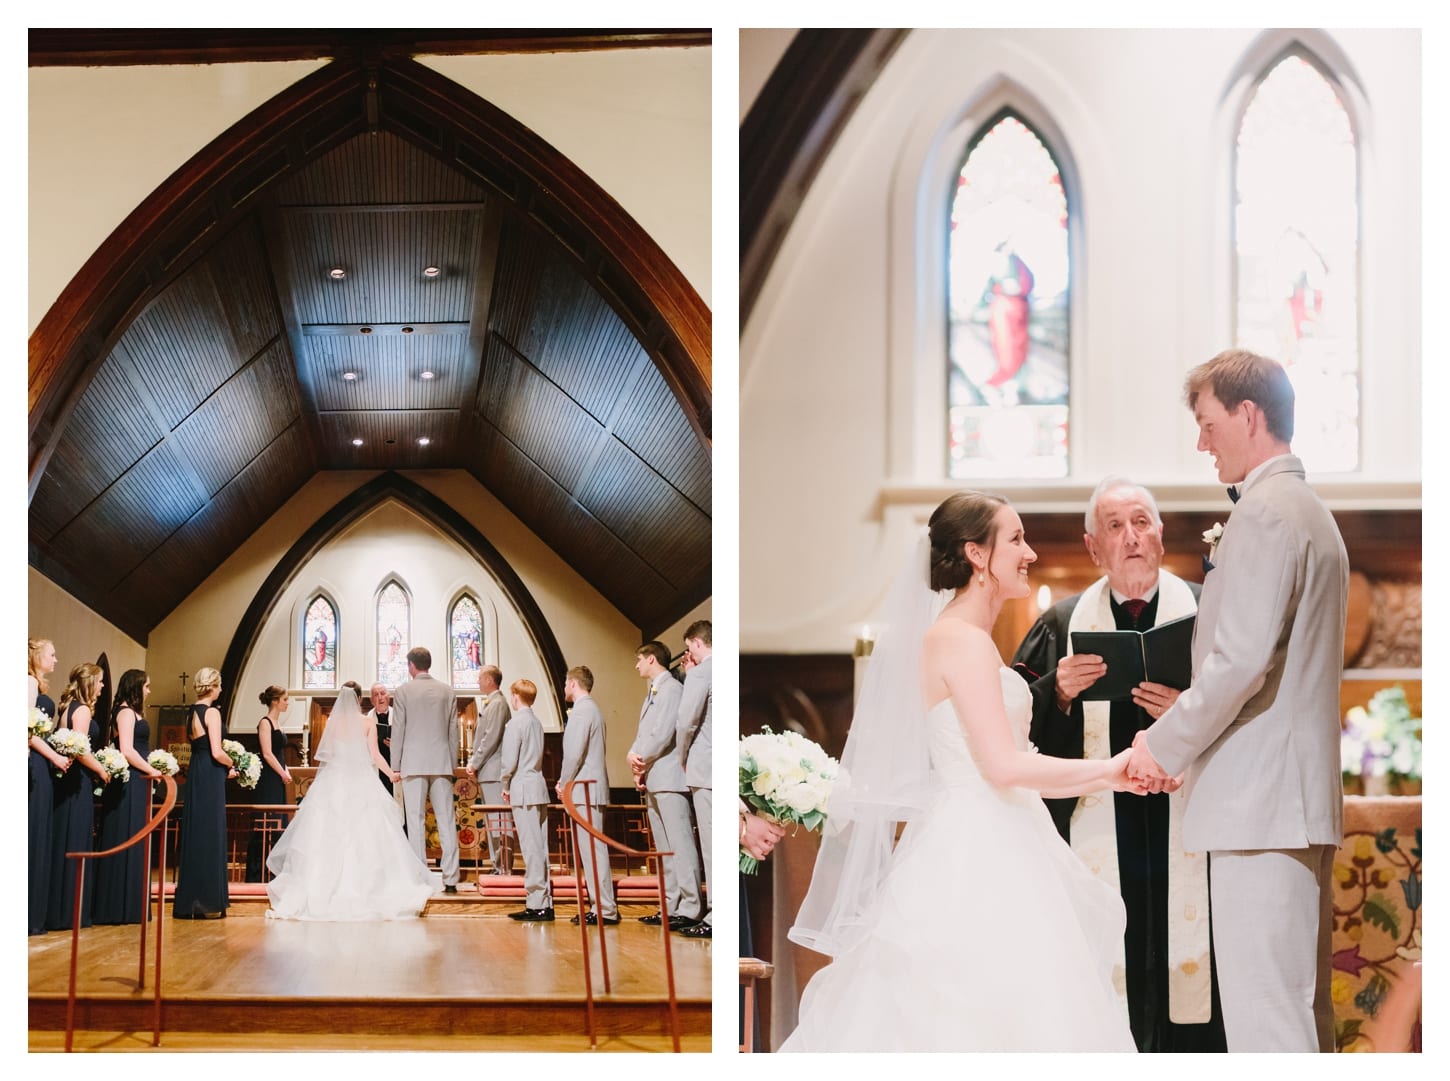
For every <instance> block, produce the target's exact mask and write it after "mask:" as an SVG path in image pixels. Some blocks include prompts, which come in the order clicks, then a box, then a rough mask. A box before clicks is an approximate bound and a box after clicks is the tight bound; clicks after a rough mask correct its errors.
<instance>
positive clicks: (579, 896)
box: [559, 779, 680, 1052]
mask: <svg viewBox="0 0 1450 1081" xmlns="http://www.w3.org/2000/svg"><path fill="white" fill-rule="evenodd" d="M596 783H597V782H595V781H581V780H577V779H576V780H573V781H570V782H569V783H568V784H566V785H565V786H564V790H563V791H562V792H561V793H559V796H560V799H561V801H562V803H563V805H564V813H565V814H567V815H568V816H569V817H570V818H571V819H573V820H574V824H575V825H576V826H578V827H579V828H580V829H582V830H584V832H585V833H587V834H588V835H589V836H590V837H591V838H593V839H594V840H596V841H600V842H602V843H603V844H605V845H607V846H608V847H610V848H612V849H614V850H615V851H616V852H624V853H626V854H628V855H631V856H643V857H645V858H646V859H647V860H648V859H653V860H654V861H655V881H656V883H657V884H658V886H659V895H660V930H661V931H662V932H663V934H664V940H665V979H666V980H667V982H668V984H669V1001H670V1034H671V1035H672V1036H673V1037H674V1044H675V1051H676V1052H678V1051H679V1050H680V1011H679V1001H678V999H677V998H676V997H675V962H674V956H673V954H672V953H671V951H670V910H669V904H668V903H667V900H666V897H665V863H664V857H665V856H673V855H674V853H673V852H662V851H659V850H658V849H637V848H630V847H629V845H627V844H624V843H623V842H621V841H616V840H615V839H614V838H613V837H610V836H608V835H606V834H604V833H602V832H600V831H599V830H597V829H595V828H594V823H593V822H592V821H591V820H590V818H589V811H590V807H591V804H590V802H589V786H590V785H593V784H596ZM576 785H583V786H584V813H583V814H580V812H579V808H578V806H577V805H576V804H575V803H574V787H575V786H576ZM589 862H590V863H591V864H592V865H593V867H594V896H595V897H598V896H599V860H597V859H591V860H590V861H589ZM605 873H606V874H607V873H608V871H607V870H606V872H605ZM574 893H575V898H576V900H577V903H578V906H579V933H580V935H581V940H582V942H583V944H584V1001H585V1006H584V1012H585V1017H586V1019H587V1022H588V1026H589V1046H590V1047H591V1048H595V1047H597V1046H598V1040H597V1037H596V1035H595V1027H594V981H593V973H592V971H591V969H592V966H591V965H590V964H589V921H588V920H587V919H586V918H585V916H584V862H583V859H582V858H581V857H580V855H579V851H578V846H577V845H576V846H575V852H574ZM595 922H596V924H597V926H598V927H599V960H600V964H601V967H602V969H603V972H604V990H605V991H606V992H608V991H609V954H608V951H607V950H606V948H605V935H604V916H603V914H602V913H596V914H595Z"/></svg>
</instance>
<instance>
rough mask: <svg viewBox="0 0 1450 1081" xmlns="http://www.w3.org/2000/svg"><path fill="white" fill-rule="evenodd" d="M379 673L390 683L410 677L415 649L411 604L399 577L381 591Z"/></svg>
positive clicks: (379, 677) (396, 683) (381, 681)
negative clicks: (411, 655) (409, 652)
mask: <svg viewBox="0 0 1450 1081" xmlns="http://www.w3.org/2000/svg"><path fill="white" fill-rule="evenodd" d="M377 628H378V675H377V681H378V682H379V683H381V684H383V685H384V686H386V687H396V686H398V685H399V684H402V683H405V682H406V681H407V679H408V650H410V649H412V648H413V646H412V631H413V627H412V621H411V605H410V604H409V601H408V594H407V592H406V591H405V590H404V589H403V587H402V586H401V585H400V584H399V583H398V582H397V581H396V580H394V581H391V582H389V583H388V584H387V585H386V586H384V587H383V590H382V592H381V593H379V594H378V618H377Z"/></svg>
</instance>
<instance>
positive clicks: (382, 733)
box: [368, 683, 393, 792]
mask: <svg viewBox="0 0 1450 1081" xmlns="http://www.w3.org/2000/svg"><path fill="white" fill-rule="evenodd" d="M368 701H369V702H370V703H372V707H373V708H372V709H371V710H369V711H368V720H370V721H372V722H373V724H375V725H377V727H378V753H379V754H381V755H382V756H383V757H384V758H386V759H387V760H388V763H389V764H390V765H391V764H392V761H393V760H392V757H391V756H390V753H389V752H390V750H391V748H392V746H393V726H392V724H390V723H389V718H390V717H391V716H392V714H391V712H390V711H391V709H392V702H393V699H392V695H390V694H388V689H387V688H386V687H384V686H383V685H382V684H381V683H374V684H373V689H372V690H370V691H369V692H368ZM378 779H379V780H380V781H382V782H383V787H384V788H386V789H387V790H388V791H389V792H391V791H392V790H393V779H392V778H391V777H389V776H388V775H387V774H386V773H384V772H382V770H379V771H378Z"/></svg>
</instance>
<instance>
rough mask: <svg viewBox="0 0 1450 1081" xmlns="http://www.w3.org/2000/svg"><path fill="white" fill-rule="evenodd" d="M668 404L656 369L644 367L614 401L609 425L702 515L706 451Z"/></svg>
mask: <svg viewBox="0 0 1450 1081" xmlns="http://www.w3.org/2000/svg"><path fill="white" fill-rule="evenodd" d="M674 400H675V396H674V394H673V392H671V390H670V388H669V386H668V384H666V383H665V379H664V376H662V375H660V373H659V369H658V368H656V367H655V366H654V365H653V364H648V365H645V366H644V367H643V368H642V369H641V370H640V372H639V376H638V378H637V379H636V380H635V382H634V385H633V386H632V387H631V388H630V390H629V393H628V394H626V395H624V396H623V398H622V399H621V400H620V403H619V408H618V411H617V412H616V413H615V416H614V423H613V425H612V427H613V431H614V435H615V437H616V438H617V439H619V441H620V442H622V443H623V444H624V445H625V446H627V447H629V449H630V450H632V451H634V452H635V453H636V454H637V455H639V456H640V457H641V458H643V459H644V460H645V461H646V462H648V463H649V464H650V465H651V466H653V467H654V469H655V470H656V471H657V472H659V473H660V474H661V475H662V476H663V477H664V478H665V479H666V480H668V481H669V482H670V483H671V484H672V485H674V486H675V488H677V489H678V490H679V491H680V492H681V494H683V495H684V496H685V498H686V499H688V500H689V501H690V502H691V503H693V504H695V506H697V507H699V508H700V510H702V511H704V512H705V514H707V515H708V514H710V513H711V509H710V508H711V485H710V452H709V451H708V450H707V449H706V448H705V447H704V446H703V445H702V444H701V443H700V439H699V437H698V436H697V435H696V434H695V430H694V429H693V428H691V427H690V422H689V421H687V420H686V419H685V416H684V414H683V413H681V412H680V411H679V410H677V409H671V408H670V405H671V403H673V402H674Z"/></svg>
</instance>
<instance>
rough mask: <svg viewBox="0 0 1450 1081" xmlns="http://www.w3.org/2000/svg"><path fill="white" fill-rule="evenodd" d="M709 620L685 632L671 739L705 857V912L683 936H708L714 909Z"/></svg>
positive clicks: (691, 626) (697, 622)
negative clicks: (681, 679)
mask: <svg viewBox="0 0 1450 1081" xmlns="http://www.w3.org/2000/svg"><path fill="white" fill-rule="evenodd" d="M711 652H712V651H711V648H710V621H709V620H707V619H701V620H697V621H696V622H694V623H691V624H690V626H689V628H688V629H687V630H686V631H685V656H686V658H687V659H688V660H689V661H690V662H691V663H690V665H689V667H688V669H687V671H686V673H685V690H684V694H683V695H682V696H681V698H680V713H679V717H678V719H677V720H676V721H675V742H676V743H677V744H678V746H679V748H680V762H681V764H682V765H683V766H684V770H685V783H686V784H688V785H689V786H690V797H691V799H693V800H694V803H695V825H696V827H697V828H698V829H699V831H700V853H701V855H702V856H703V857H704V859H705V914H704V916H702V917H701V919H700V922H699V923H697V924H695V926H694V927H686V928H685V929H684V930H682V931H681V932H680V934H682V935H684V936H685V937H686V938H709V937H710V934H711V929H712V927H711V915H712V910H713V908H714V897H715V894H714V886H715V879H714V877H713V876H712V875H711V873H710V837H711V831H710V823H711V811H712V796H713V793H712V792H711V788H710V742H711V738H712V731H711V730H712V727H713V726H712V723H711V712H712V708H713V706H714V697H715V696H714V693H713V691H712V689H711V682H712V679H713V676H714V662H713V661H712V660H711Z"/></svg>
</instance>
